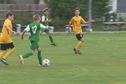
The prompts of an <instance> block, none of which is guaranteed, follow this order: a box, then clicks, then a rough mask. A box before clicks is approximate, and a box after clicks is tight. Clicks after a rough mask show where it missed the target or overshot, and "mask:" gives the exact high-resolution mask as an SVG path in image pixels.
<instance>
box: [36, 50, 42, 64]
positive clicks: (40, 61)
mask: <svg viewBox="0 0 126 84" xmlns="http://www.w3.org/2000/svg"><path fill="white" fill-rule="evenodd" d="M37 56H38V61H39V64H40V65H42V56H41V51H38V55H37Z"/></svg>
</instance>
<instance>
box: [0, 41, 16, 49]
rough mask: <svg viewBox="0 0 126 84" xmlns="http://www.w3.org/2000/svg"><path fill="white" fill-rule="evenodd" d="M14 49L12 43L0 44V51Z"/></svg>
mask: <svg viewBox="0 0 126 84" xmlns="http://www.w3.org/2000/svg"><path fill="white" fill-rule="evenodd" d="M12 48H14V44H13V42H12V43H4V44H3V43H1V44H0V50H8V49H12Z"/></svg>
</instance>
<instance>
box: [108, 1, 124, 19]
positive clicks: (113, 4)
mask: <svg viewBox="0 0 126 84" xmlns="http://www.w3.org/2000/svg"><path fill="white" fill-rule="evenodd" d="M109 7H110V9H111V11H110V13H113V12H116V13H117V14H118V16H119V17H125V18H126V0H110V1H109Z"/></svg>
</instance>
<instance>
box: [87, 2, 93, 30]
mask: <svg viewBox="0 0 126 84" xmlns="http://www.w3.org/2000/svg"><path fill="white" fill-rule="evenodd" d="M88 20H92V0H88ZM89 28H90V29H92V26H91V24H89Z"/></svg>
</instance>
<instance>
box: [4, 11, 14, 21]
mask: <svg viewBox="0 0 126 84" xmlns="http://www.w3.org/2000/svg"><path fill="white" fill-rule="evenodd" d="M6 17H7V18H8V19H10V20H11V21H12V20H14V14H13V13H12V12H8V13H7V14H6Z"/></svg>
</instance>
